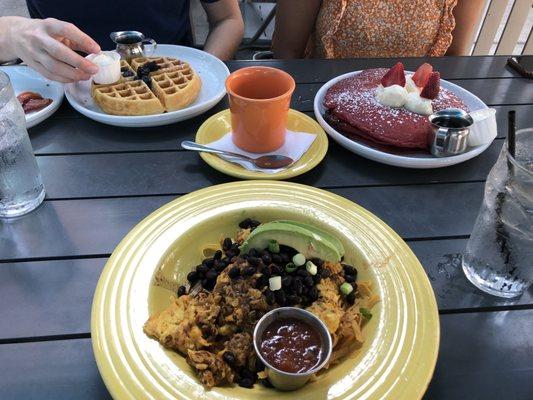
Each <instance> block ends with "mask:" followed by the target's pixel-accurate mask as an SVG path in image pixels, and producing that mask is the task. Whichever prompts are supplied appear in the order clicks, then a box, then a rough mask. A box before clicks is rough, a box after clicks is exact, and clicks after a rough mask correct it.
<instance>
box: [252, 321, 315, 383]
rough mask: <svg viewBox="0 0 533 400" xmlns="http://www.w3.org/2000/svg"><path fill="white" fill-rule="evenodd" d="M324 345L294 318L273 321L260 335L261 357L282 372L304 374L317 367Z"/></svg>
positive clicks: (302, 323) (309, 326)
mask: <svg viewBox="0 0 533 400" xmlns="http://www.w3.org/2000/svg"><path fill="white" fill-rule="evenodd" d="M323 349H324V346H323V344H322V338H321V336H320V334H319V333H318V332H317V331H316V329H314V328H313V327H312V326H311V325H310V324H308V323H307V322H305V321H301V320H299V319H296V318H282V319H278V320H276V321H274V322H272V323H271V324H270V325H269V326H268V327H267V328H266V329H265V331H264V332H263V336H262V338H261V354H262V355H263V357H264V358H265V360H266V361H267V362H268V363H269V364H270V365H272V366H273V367H275V368H277V369H279V370H281V371H285V372H292V373H298V372H306V371H309V370H311V369H313V368H314V367H316V366H317V365H318V364H319V363H320V360H321V358H322V352H323Z"/></svg>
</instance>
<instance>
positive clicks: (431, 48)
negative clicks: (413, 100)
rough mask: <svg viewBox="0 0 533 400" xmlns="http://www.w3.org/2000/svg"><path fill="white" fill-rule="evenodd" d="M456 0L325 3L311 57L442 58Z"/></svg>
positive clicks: (338, 0)
mask: <svg viewBox="0 0 533 400" xmlns="http://www.w3.org/2000/svg"><path fill="white" fill-rule="evenodd" d="M456 4H457V0H323V1H322V6H321V9H320V11H319V14H318V17H317V21H316V26H315V33H314V40H312V41H311V44H310V46H309V48H308V55H309V56H312V57H315V58H349V57H407V56H413V57H417V56H442V55H444V53H445V52H446V50H447V49H448V47H449V46H450V44H451V42H452V30H453V28H454V27H455V20H454V17H453V14H452V11H453V8H454V7H455V5H456Z"/></svg>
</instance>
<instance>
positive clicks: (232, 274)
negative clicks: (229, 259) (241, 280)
mask: <svg viewBox="0 0 533 400" xmlns="http://www.w3.org/2000/svg"><path fill="white" fill-rule="evenodd" d="M228 275H229V277H230V278H231V279H235V278H237V277H239V276H240V275H241V270H240V269H239V267H232V268H231V269H230V270H229V272H228Z"/></svg>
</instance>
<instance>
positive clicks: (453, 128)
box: [429, 108, 474, 157]
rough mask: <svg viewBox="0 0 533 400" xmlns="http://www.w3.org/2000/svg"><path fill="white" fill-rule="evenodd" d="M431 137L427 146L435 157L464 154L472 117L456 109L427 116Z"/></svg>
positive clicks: (448, 109) (472, 121)
mask: <svg viewBox="0 0 533 400" xmlns="http://www.w3.org/2000/svg"><path fill="white" fill-rule="evenodd" d="M429 122H431V135H430V137H429V146H430V150H431V154H433V155H434V156H436V157H447V156H454V155H457V154H461V153H464V152H465V151H466V149H467V147H468V133H469V130H470V129H469V128H470V126H471V125H472V124H473V123H474V120H473V119H472V117H471V116H470V115H469V114H468V113H467V112H465V111H463V110H460V109H458V108H447V109H445V110H441V111H437V112H436V113H434V114H431V115H430V116H429Z"/></svg>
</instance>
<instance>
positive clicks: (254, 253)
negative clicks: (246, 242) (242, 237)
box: [248, 249, 259, 257]
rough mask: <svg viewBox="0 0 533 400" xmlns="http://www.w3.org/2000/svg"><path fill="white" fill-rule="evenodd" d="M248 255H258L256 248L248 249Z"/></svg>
mask: <svg viewBox="0 0 533 400" xmlns="http://www.w3.org/2000/svg"><path fill="white" fill-rule="evenodd" d="M248 255H249V256H250V257H258V256H259V252H258V251H257V250H256V249H250V251H249V252H248Z"/></svg>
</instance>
